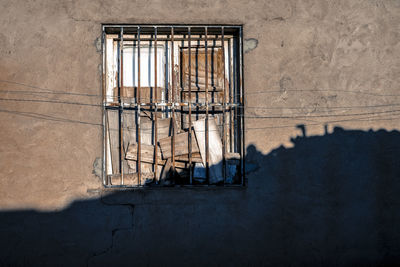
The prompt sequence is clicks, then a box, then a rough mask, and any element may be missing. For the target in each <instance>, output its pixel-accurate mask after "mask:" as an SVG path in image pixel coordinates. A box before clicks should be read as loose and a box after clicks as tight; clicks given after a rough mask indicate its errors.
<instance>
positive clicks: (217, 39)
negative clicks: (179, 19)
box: [113, 36, 233, 48]
mask: <svg viewBox="0 0 400 267" xmlns="http://www.w3.org/2000/svg"><path fill="white" fill-rule="evenodd" d="M232 38H233V36H232V37H228V38H225V40H227V39H232ZM113 40H114V41H120V40H121V39H120V38H113ZM137 40H138V39H137V38H124V41H137ZM154 40H155V39H153V38H140V41H141V42H142V41H154ZM188 40H189V39H188V38H174V41H188ZM190 40H191V41H205V39H204V38H202V37H199V38H190ZM157 41H164V42H165V41H172V39H171V38H157ZM208 41H222V38H208ZM160 46H161V45H160ZM196 47H199V46H196ZM201 47H204V46H201ZM209 47H218V48H219V47H221V46H220V45H218V46H217V45H216V46H209ZM181 48H187V47H181Z"/></svg>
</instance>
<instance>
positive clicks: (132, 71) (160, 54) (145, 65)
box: [123, 45, 165, 87]
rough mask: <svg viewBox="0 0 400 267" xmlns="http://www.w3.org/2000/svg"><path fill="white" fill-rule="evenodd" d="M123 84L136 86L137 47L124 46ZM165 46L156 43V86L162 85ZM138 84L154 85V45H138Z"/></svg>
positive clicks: (143, 85) (144, 85) (142, 85)
mask: <svg viewBox="0 0 400 267" xmlns="http://www.w3.org/2000/svg"><path fill="white" fill-rule="evenodd" d="M123 63H124V70H123V73H124V86H132V87H133V86H138V49H137V47H136V46H134V47H132V46H131V47H125V48H124V60H123ZM164 74H165V48H164V46H161V45H157V86H158V87H164V85H165V84H164V83H165V81H164V76H165V75H164ZM140 86H141V87H153V86H154V46H149V45H145V46H141V47H140Z"/></svg>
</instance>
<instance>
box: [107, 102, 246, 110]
mask: <svg viewBox="0 0 400 267" xmlns="http://www.w3.org/2000/svg"><path fill="white" fill-rule="evenodd" d="M137 106H141V107H143V106H145V107H146V106H147V107H173V106H175V107H188V106H189V103H185V102H180V103H132V104H129V105H124V109H127V108H129V107H137ZM191 106H192V107H205V106H206V103H191ZM208 106H209V107H210V106H211V107H223V106H224V104H223V103H208ZM226 106H228V107H239V106H240V103H226ZM105 108H106V109H115V110H119V109H120V108H122V106H105Z"/></svg>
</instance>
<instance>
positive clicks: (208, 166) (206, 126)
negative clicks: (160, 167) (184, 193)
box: [204, 27, 210, 184]
mask: <svg viewBox="0 0 400 267" xmlns="http://www.w3.org/2000/svg"><path fill="white" fill-rule="evenodd" d="M204 39H205V43H204V50H205V52H204V53H205V56H204V59H205V91H206V95H205V102H206V119H205V123H206V125H205V127H204V128H205V131H206V133H205V142H206V180H207V184H210V163H209V158H210V156H209V153H210V150H209V140H208V138H209V136H208V28H207V27H205V29H204Z"/></svg>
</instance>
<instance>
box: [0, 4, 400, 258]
mask: <svg viewBox="0 0 400 267" xmlns="http://www.w3.org/2000/svg"><path fill="white" fill-rule="evenodd" d="M0 7H1V8H0V121H1V125H2V126H1V130H0V246H1V249H0V255H1V256H0V265H4V266H64V265H65V266H85V265H86V266H103V265H104V266H112V265H127V266H133V265H135V266H142V265H146V266H159V265H165V266H169V265H171V266H175V265H195V266H203V265H205V266H209V265H212V266H214V265H220V266H225V265H226V266H236V265H238V266H241V265H244V266H259V265H260V266H268V265H271V266H276V265H278V266H280V265H284V266H286V265H290V266H298V265H306V266H310V265H312V266H331V265H334V266H347V265H360V266H361V265H370V266H374V265H380V266H384V265H398V264H399V263H400V229H399V225H400V197H399V195H400V194H399V190H400V180H399V178H400V160H399V158H400V157H399V156H400V132H399V123H400V117H399V114H400V113H399V112H400V110H399V106H400V92H399V89H400V1H398V0H392V1H390V0H388V1H380V0H376V1H375V0H366V1H308V0H299V1H280V0H276V1H275V0H273V1H260V0H255V1H237V0H233V1H226V0H225V1H224V0H221V1H218V0H217V1H216V0H213V1H210V0H196V1H193V0H185V1H184V0H166V1H157V0H150V1H141V0H138V1H126V0H114V1H108V0H103V1H68V0H64V1H46V0H27V1H10V0H1V1H0ZM102 23H132V24H141V23H150V24H156V23H180V24H243V25H244V28H243V33H244V38H245V39H246V40H247V41H246V42H245V47H247V48H248V49H247V53H245V55H244V79H245V92H246V93H245V104H246V110H245V114H246V119H245V121H246V129H245V131H246V146H247V154H246V162H247V166H248V175H247V178H248V187H247V188H243V189H224V188H214V189H175V188H171V189H165V190H155V189H154V190H150V189H148V190H136V191H118V190H114V191H111V190H104V189H103V188H102V185H101V181H100V179H99V178H98V177H97V176H96V175H95V174H94V173H95V172H96V171H98V168H97V167H96V166H94V165H96V164H94V163H96V158H99V157H101V155H102V114H101V107H100V104H101V92H102V91H101V62H102V61H101V50H100V47H99V37H100V36H101V24H102ZM301 125H302V126H301ZM97 163H98V162H97Z"/></svg>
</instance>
